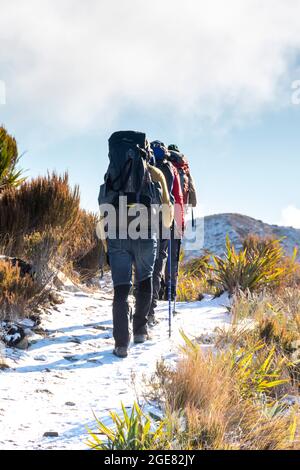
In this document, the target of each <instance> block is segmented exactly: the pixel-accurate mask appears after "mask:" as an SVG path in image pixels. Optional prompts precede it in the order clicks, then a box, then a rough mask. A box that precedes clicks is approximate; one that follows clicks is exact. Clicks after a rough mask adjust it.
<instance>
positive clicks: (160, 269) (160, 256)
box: [150, 240, 169, 315]
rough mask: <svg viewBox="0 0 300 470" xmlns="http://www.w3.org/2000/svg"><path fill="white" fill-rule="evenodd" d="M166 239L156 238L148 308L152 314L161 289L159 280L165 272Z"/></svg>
mask: <svg viewBox="0 0 300 470" xmlns="http://www.w3.org/2000/svg"><path fill="white" fill-rule="evenodd" d="M168 243H169V241H168V240H158V242H157V257H156V261H155V265H154V271H153V297H152V303H151V308H150V315H154V311H155V309H156V307H157V302H158V300H159V292H160V289H161V280H162V277H163V275H164V272H165V267H166V262H167V258H168Z"/></svg>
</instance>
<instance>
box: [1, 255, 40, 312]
mask: <svg viewBox="0 0 300 470" xmlns="http://www.w3.org/2000/svg"><path fill="white" fill-rule="evenodd" d="M0 286H1V290H0V319H1V320H5V319H7V318H10V317H15V316H24V315H26V312H27V310H29V309H30V308H32V307H33V306H34V305H35V303H36V302H37V303H39V301H40V296H41V295H42V292H43V287H41V285H40V284H38V283H37V282H35V281H34V280H33V279H32V277H31V276H30V275H25V276H21V274H20V268H19V267H18V266H12V264H11V263H10V262H7V261H1V260H0Z"/></svg>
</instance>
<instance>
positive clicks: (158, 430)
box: [87, 403, 165, 450]
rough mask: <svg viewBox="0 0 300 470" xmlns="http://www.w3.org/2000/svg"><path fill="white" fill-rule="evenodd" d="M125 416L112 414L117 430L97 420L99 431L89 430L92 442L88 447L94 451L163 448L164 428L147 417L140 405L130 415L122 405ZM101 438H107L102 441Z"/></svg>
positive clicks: (133, 408) (162, 423)
mask: <svg viewBox="0 0 300 470" xmlns="http://www.w3.org/2000/svg"><path fill="white" fill-rule="evenodd" d="M122 412H123V416H119V415H118V414H117V413H114V412H110V417H111V419H112V421H113V424H114V426H115V429H111V428H108V427H107V426H106V425H105V424H104V423H102V422H101V421H99V420H98V419H97V418H95V419H96V424H97V431H98V432H93V431H91V430H89V435H90V440H89V441H88V443H87V444H88V446H89V447H90V448H91V449H93V450H148V449H155V448H158V447H159V448H160V449H162V448H164V447H162V445H161V444H162V441H164V442H165V439H164V426H165V423H164V422H163V421H162V422H161V423H160V424H159V425H157V423H155V422H154V420H153V419H152V418H151V417H150V416H147V415H145V414H144V413H143V412H142V410H141V408H140V407H139V405H138V404H137V403H134V405H133V407H132V411H131V413H130V414H128V413H127V411H126V408H125V407H124V405H123V403H122ZM101 436H104V437H105V438H106V440H105V441H103V440H102V438H101Z"/></svg>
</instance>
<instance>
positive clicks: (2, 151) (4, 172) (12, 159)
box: [0, 126, 24, 193]
mask: <svg viewBox="0 0 300 470" xmlns="http://www.w3.org/2000/svg"><path fill="white" fill-rule="evenodd" d="M18 163H19V155H18V147H17V142H16V140H15V139H14V138H13V137H12V136H10V135H9V134H8V132H7V131H6V129H5V128H4V127H3V126H0V193H1V192H2V191H3V190H4V189H5V188H9V187H17V186H19V185H20V184H22V183H23V181H24V178H23V177H22V170H18V169H17V165H18Z"/></svg>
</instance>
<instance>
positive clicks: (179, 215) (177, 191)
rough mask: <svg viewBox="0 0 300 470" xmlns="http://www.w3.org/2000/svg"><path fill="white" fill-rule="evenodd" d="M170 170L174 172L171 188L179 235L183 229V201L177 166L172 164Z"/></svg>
mask: <svg viewBox="0 0 300 470" xmlns="http://www.w3.org/2000/svg"><path fill="white" fill-rule="evenodd" d="M172 170H173V174H174V182H173V189H172V194H173V197H174V200H175V217H174V218H175V222H176V227H177V229H178V230H180V233H181V235H183V231H184V201H183V194H182V189H181V183H180V176H179V173H178V170H177V168H176V167H175V166H174V165H173V164H172Z"/></svg>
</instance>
